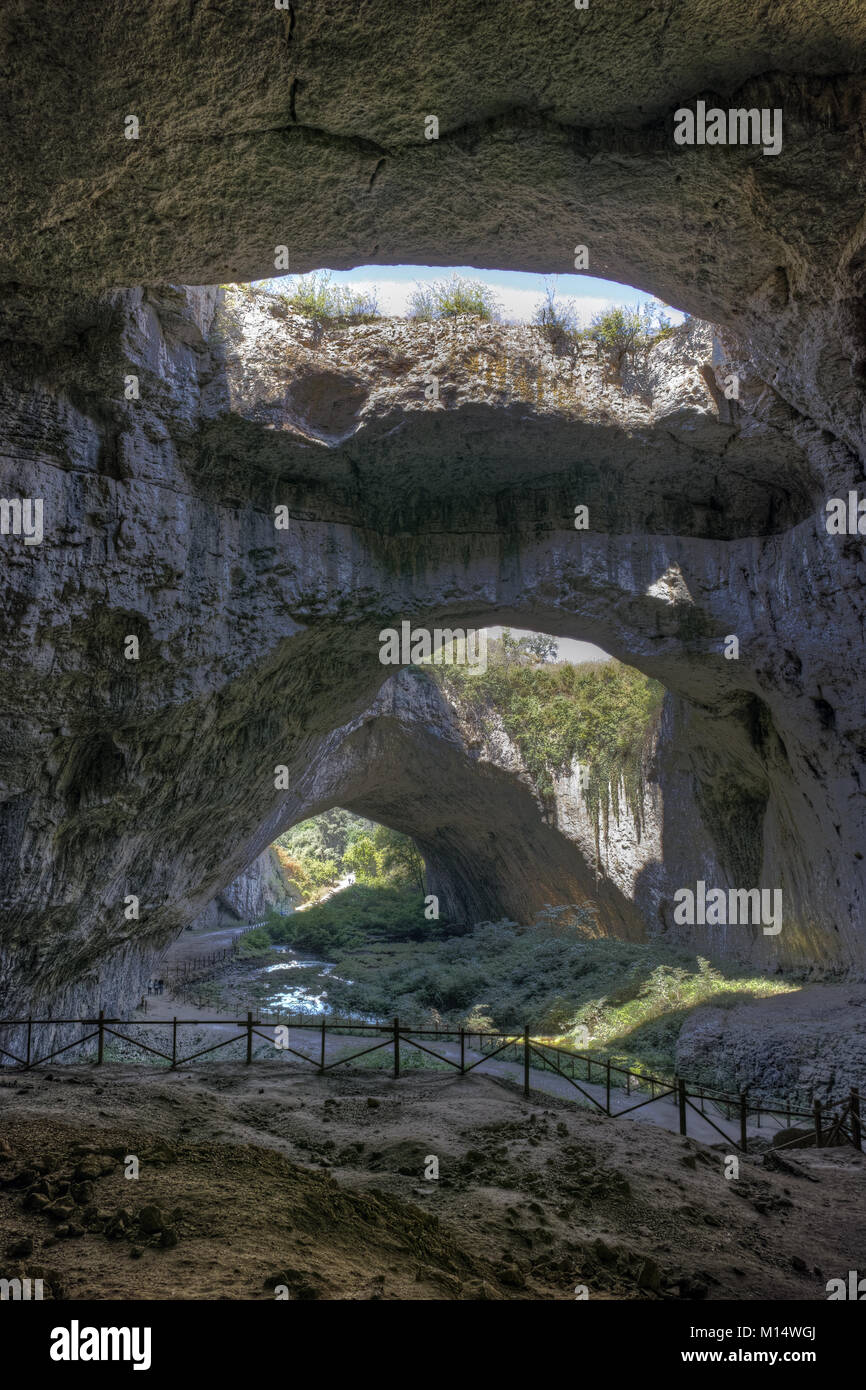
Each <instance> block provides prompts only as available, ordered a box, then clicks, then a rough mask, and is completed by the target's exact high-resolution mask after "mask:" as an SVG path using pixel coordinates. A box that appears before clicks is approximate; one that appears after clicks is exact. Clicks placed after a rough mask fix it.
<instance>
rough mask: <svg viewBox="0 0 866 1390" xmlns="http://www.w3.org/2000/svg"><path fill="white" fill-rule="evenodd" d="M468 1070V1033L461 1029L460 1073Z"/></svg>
mask: <svg viewBox="0 0 866 1390" xmlns="http://www.w3.org/2000/svg"><path fill="white" fill-rule="evenodd" d="M465 1070H466V1034H465V1033H464V1032H463V1029H462V1028H461V1029H460V1075H461V1076H462V1075H463V1073H464V1072H465Z"/></svg>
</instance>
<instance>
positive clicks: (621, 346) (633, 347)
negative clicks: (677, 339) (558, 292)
mask: <svg viewBox="0 0 866 1390" xmlns="http://www.w3.org/2000/svg"><path fill="white" fill-rule="evenodd" d="M673 332H675V329H674V328H673V326H672V324H671V321H670V319H669V318H668V317H667V315H666V314H665V313H664V312H663V310H662V308H661V305H659V304H655V303H652V302H649V303H646V304H644V305H642V306H641V307H640V308H639V309H635V308H631V307H630V306H628V305H622V304H620V305H617V306H615V307H614V308H612V309H604V310H602V311H601V312H600V313H598V314H594V315H593V318H592V322H591V324H590V326H589V328H588V329H586V331H585V335H584V336H585V337H586V338H587V339H588V340H589V341H591V342H594V343H595V345H596V348H597V349H598V350H600V351H603V352H606V353H607V354H608V355H609V356H610V357H612V358H613V359H614V361H615V362H616V364H617V366H618V367H621V366H622V365H623V363H624V362H625V360H626V358H630V359H631V361H632V362H634V361H635V359H636V358H637V357H638V356H639V355H640V354H645V353H647V352H648V351H649V349H650V348H651V347H652V346H653V344H654V343H657V342H660V341H661V339H662V338H667V337H669V336H670V335H671V333H673Z"/></svg>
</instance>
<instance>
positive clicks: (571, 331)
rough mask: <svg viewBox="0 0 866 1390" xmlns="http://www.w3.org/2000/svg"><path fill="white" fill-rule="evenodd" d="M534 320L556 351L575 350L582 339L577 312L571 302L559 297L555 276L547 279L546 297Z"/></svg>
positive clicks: (539, 306)
mask: <svg viewBox="0 0 866 1390" xmlns="http://www.w3.org/2000/svg"><path fill="white" fill-rule="evenodd" d="M532 322H533V323H534V324H535V325H536V327H538V328H540V329H541V331H542V333H543V334H544V337H545V338H546V339H547V341H548V343H549V344H550V346H551V347H552V348H553V351H554V352H555V353H563V352H567V351H569V350H571V351H573V350H574V349H575V348H576V347H577V346H578V344H579V343H580V341H581V333H580V325H579V323H578V318H577V314H576V313H575V311H574V309H573V307H572V306H571V304H568V303H566V302H565V301H563V300H561V299H558V298H557V294H556V278H555V277H554V278H553V279H551V280H547V281H545V289H544V298H543V299H542V301H541V303H540V304H539V305H538V308H537V309H536V311H535V314H534V315H533V319H532Z"/></svg>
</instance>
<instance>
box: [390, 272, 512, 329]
mask: <svg viewBox="0 0 866 1390" xmlns="http://www.w3.org/2000/svg"><path fill="white" fill-rule="evenodd" d="M461 314H471V315H472V317H473V318H477V319H484V320H485V321H487V322H490V321H494V320H496V319H498V318H499V301H498V299H497V297H496V295H495V293H494V291H493V290H492V289H491V288H490V286H489V285H485V284H484V282H483V281H482V280H467V279H465V277H464V276H462V275H457V274H454V275H451V276H450V277H449V278H448V279H447V280H434V281H433V283H432V285H423V284H419V285H417V286H416V288H415V289H414V290H413V291H412V294H411V295H410V296H409V317H410V318H412V319H417V320H419V321H420V322H422V323H431V322H432V321H433V320H434V319H453V318H458V317H459V316H460V315H461Z"/></svg>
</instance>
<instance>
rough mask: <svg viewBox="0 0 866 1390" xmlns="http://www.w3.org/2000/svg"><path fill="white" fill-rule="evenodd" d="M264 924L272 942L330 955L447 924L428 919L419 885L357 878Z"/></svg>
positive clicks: (438, 931) (417, 936)
mask: <svg viewBox="0 0 866 1390" xmlns="http://www.w3.org/2000/svg"><path fill="white" fill-rule="evenodd" d="M262 930H265V931H266V932H267V935H268V940H269V941H270V942H271V943H272V944H273V945H282V946H300V947H302V948H303V949H304V950H307V951H312V952H314V953H315V954H320V955H324V956H329V955H332V954H333V952H334V951H335V950H336V949H337V948H338V947H348V946H356V945H361V944H363V943H365V942H369V941H371V940H382V941H422V940H424V939H425V938H427V937H430V936H435V935H440V936H441V935H442V934H443V932H444V931H446V930H448V929H447V928H445V927H444V926H443V925H442V924H440V923H438V922H428V921H427V920H426V919H425V917H424V898H423V896H422V895H421V893H419V892H418V890H417V888H414V887H411V886H406V885H405V884H404V885H399V884H388V885H385V886H382V885H381V884H378V885H377V884H371V883H355V884H353V885H352V886H351V887H349V888H344V889H343V890H342V892H340V893H335V894H334V896H333V897H331V898H328V899H327V901H325V902H322V903H317V904H315V905H314V906H313V907H308V908H305V909H304V910H303V912H294V913H292V914H291V915H290V916H288V917H280V916H279V914H278V913H276V912H272V913H269V915H268V921H267V924H266V927H265V928H263V929H262ZM253 934H254V933H252V932H250V933H249V936H252V935H253ZM248 939H249V938H248V937H247V938H245V940H248Z"/></svg>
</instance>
